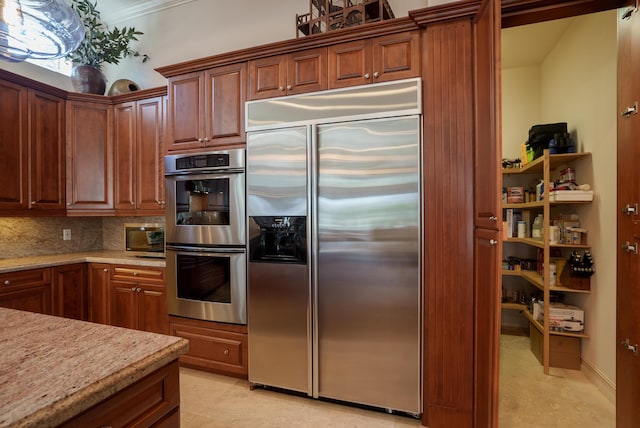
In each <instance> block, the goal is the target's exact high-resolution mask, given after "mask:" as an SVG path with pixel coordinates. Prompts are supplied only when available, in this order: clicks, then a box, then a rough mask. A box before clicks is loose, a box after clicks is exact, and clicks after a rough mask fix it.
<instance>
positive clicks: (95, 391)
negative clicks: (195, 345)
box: [21, 337, 189, 427]
mask: <svg viewBox="0 0 640 428" xmlns="http://www.w3.org/2000/svg"><path fill="white" fill-rule="evenodd" d="M188 349H189V341H188V340H186V339H183V338H179V337H176V342H175V343H173V344H172V345H169V346H167V347H165V348H163V349H161V350H159V351H157V352H155V353H153V354H151V355H149V356H148V357H146V358H143V359H141V360H138V361H136V362H133V363H132V364H131V365H129V366H128V367H126V368H124V369H122V370H119V371H117V372H114V373H113V374H111V375H110V376H107V377H105V378H103V379H101V380H99V381H97V382H94V383H93V384H91V385H89V386H87V387H86V388H83V389H81V390H79V391H77V392H75V393H73V394H71V395H68V396H66V397H64V398H62V399H60V400H58V401H57V402H55V403H54V404H53V405H51V406H50V407H46V408H42V409H40V410H38V411H36V412H35V413H33V414H31V415H29V417H28V418H26V419H24V420H22V421H21V425H22V426H34V427H35V426H42V425H41V424H42V423H43V422H45V421H46V424H47V425H50V426H57V425H59V424H62V423H64V422H66V421H68V420H69V419H71V418H73V417H75V416H77V415H80V414H81V413H82V412H84V411H85V410H88V409H90V408H91V407H93V406H95V405H96V404H98V403H100V402H101V401H103V400H105V399H107V398H109V397H111V396H112V395H114V394H116V393H117V392H119V391H121V390H123V389H125V388H126V387H128V386H130V385H132V384H134V383H135V382H137V381H139V380H141V379H142V378H144V377H145V376H147V375H148V374H150V373H153V372H154V371H156V370H158V369H160V368H162V367H164V366H166V365H167V364H169V363H171V362H172V361H174V360H176V359H177V358H178V357H180V355H182V354H184V353H186V352H187V351H188Z"/></svg>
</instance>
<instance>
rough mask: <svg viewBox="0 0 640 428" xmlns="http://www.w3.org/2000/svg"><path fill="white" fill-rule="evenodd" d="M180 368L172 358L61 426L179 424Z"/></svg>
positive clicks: (171, 425) (162, 425) (175, 425)
mask: <svg viewBox="0 0 640 428" xmlns="http://www.w3.org/2000/svg"><path fill="white" fill-rule="evenodd" d="M179 370H180V367H179V365H178V361H177V360H176V361H173V362H171V363H169V364H167V365H166V366H164V367H162V368H160V369H158V370H156V371H154V372H152V373H151V374H149V375H147V376H146V377H144V378H142V379H141V380H139V381H138V382H136V383H134V384H133V385H130V386H128V387H127V388H125V389H123V390H122V391H120V392H118V393H116V394H114V395H112V396H111V397H109V398H107V399H105V400H104V401H102V402H101V403H98V404H96V405H95V406H93V407H92V408H90V409H88V410H86V411H85V412H83V413H81V414H80V415H78V416H75V417H74V418H72V419H70V420H68V421H67V422H65V423H63V424H62V425H60V427H89V426H96V427H97V426H104V427H106V426H111V427H123V426H137V427H177V426H180V407H179V406H180V379H179V376H180V375H179V373H180V371H179Z"/></svg>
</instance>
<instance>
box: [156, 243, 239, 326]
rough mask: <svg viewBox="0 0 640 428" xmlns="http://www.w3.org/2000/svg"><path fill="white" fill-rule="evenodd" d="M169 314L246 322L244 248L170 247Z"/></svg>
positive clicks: (209, 319) (168, 253)
mask: <svg viewBox="0 0 640 428" xmlns="http://www.w3.org/2000/svg"><path fill="white" fill-rule="evenodd" d="M166 255H167V304H168V309H169V314H171V315H177V316H182V317H188V318H195V319H200V320H207V321H218V322H226V323H233V324H246V323H247V286H246V282H247V281H246V261H247V256H246V252H245V249H244V248H202V247H189V246H167V247H166Z"/></svg>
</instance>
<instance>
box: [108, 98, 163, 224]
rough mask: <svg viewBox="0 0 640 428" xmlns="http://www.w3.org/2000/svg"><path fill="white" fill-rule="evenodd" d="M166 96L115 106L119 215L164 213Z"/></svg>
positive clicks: (116, 183) (116, 207)
mask: <svg viewBox="0 0 640 428" xmlns="http://www.w3.org/2000/svg"><path fill="white" fill-rule="evenodd" d="M164 104H165V97H162V96H158V97H151V98H147V99H142V100H136V101H129V102H124V103H120V104H117V105H116V106H115V107H114V127H113V129H114V148H115V177H114V178H115V189H114V190H115V209H116V211H117V213H118V214H119V215H120V214H121V215H136V214H142V215H163V214H164V163H163V155H164V153H163V146H162V137H163V135H162V134H163V124H164V112H163V111H164Z"/></svg>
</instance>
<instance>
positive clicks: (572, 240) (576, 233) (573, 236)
mask: <svg viewBox="0 0 640 428" xmlns="http://www.w3.org/2000/svg"><path fill="white" fill-rule="evenodd" d="M564 242H565V244H569V245H586V244H587V229H582V228H580V227H565V229H564Z"/></svg>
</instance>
